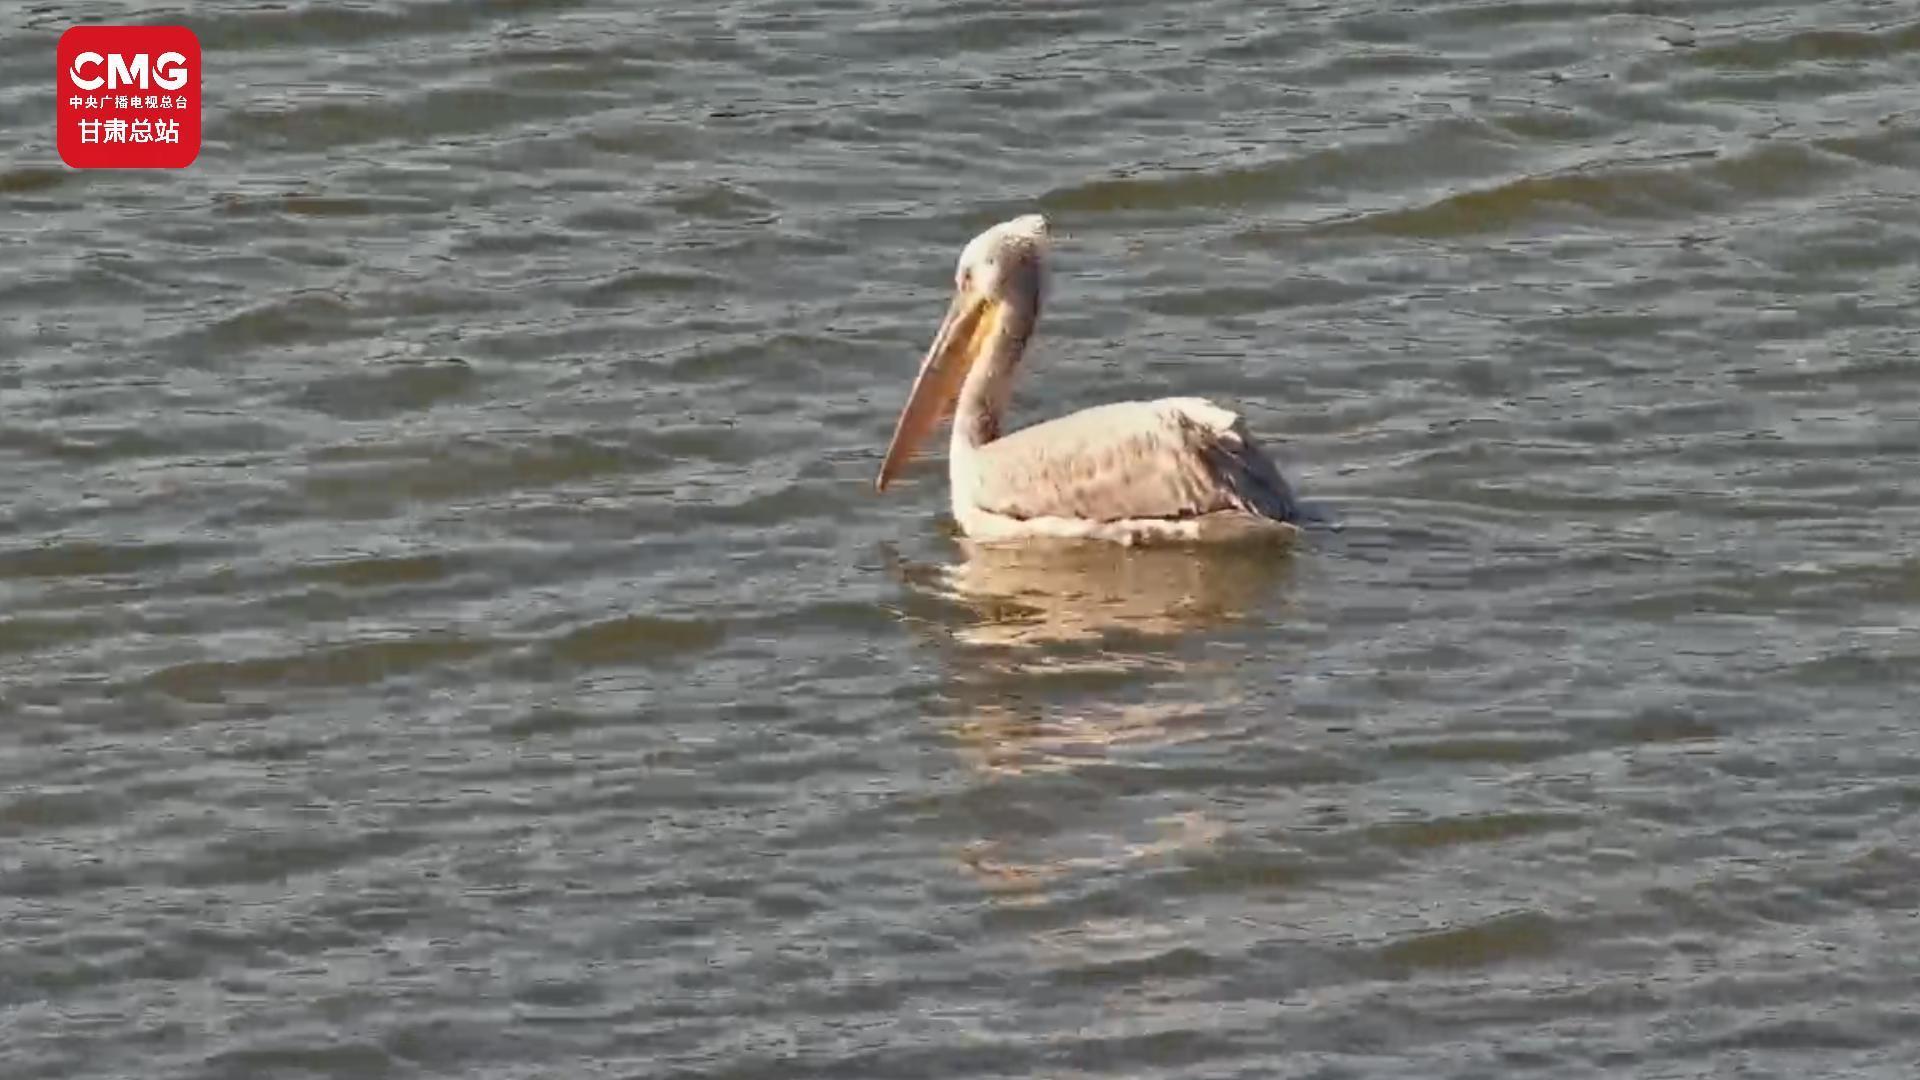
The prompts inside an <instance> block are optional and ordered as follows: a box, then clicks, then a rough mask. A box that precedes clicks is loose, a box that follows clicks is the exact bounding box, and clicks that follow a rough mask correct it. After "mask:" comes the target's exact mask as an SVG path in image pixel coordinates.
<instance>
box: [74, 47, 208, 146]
mask: <svg viewBox="0 0 1920 1080" xmlns="http://www.w3.org/2000/svg"><path fill="white" fill-rule="evenodd" d="M53 85H54V103H53V131H54V143H55V144H56V145H57V146H59V148H60V160H61V161H64V162H66V163H67V164H68V165H71V166H73V167H74V168H76V169H184V168H186V167H187V166H188V165H191V164H193V159H194V158H196V157H199V156H200V39H199V38H197V37H194V36H193V31H191V30H189V29H187V28H186V27H184V26H76V27H74V28H72V29H71V30H68V31H67V32H66V33H64V34H62V35H60V47H59V48H58V49H57V50H56V51H55V56H54V75H53Z"/></svg>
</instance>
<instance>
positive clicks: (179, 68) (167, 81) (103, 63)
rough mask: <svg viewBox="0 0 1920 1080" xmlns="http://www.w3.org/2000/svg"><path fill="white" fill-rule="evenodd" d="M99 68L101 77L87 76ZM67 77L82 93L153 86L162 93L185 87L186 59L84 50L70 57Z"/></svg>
mask: <svg viewBox="0 0 1920 1080" xmlns="http://www.w3.org/2000/svg"><path fill="white" fill-rule="evenodd" d="M149 64H151V65H152V71H153V77H152V79H148V77H147V71H148V65H149ZM102 67H104V68H105V69H106V72H107V73H106V74H105V75H97V74H91V72H97V71H99V70H100V69H101V68H102ZM67 78H68V79H69V80H71V81H72V83H73V85H75V86H77V87H79V88H80V89H82V90H99V89H103V88H104V89H107V90H119V89H121V88H122V87H132V88H135V89H139V90H151V89H153V88H154V87H155V86H158V87H159V88H160V89H162V90H178V89H180V88H181V87H183V86H185V85H187V58H186V57H185V56H182V55H181V54H180V53H177V52H164V53H161V54H160V55H159V56H158V57H155V56H154V55H153V54H152V53H135V54H134V55H133V56H132V57H129V56H127V54H126V53H113V54H112V55H110V56H101V55H100V54H99V53H97V52H92V51H88V52H83V53H81V54H80V55H79V56H76V57H74V58H73V66H72V67H69V68H68V69H67Z"/></svg>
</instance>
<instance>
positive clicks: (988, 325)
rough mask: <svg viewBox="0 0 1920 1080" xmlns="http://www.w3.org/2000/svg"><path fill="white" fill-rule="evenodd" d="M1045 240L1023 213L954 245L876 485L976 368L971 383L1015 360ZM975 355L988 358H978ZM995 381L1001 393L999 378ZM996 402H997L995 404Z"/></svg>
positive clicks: (1033, 313) (1035, 295)
mask: <svg viewBox="0 0 1920 1080" xmlns="http://www.w3.org/2000/svg"><path fill="white" fill-rule="evenodd" d="M1051 242H1052V234H1051V232H1050V231H1049V229H1048V226H1047V219H1046V218H1045V217H1042V216H1041V215H1039V214H1023V215H1021V216H1020V217H1017V218H1014V219H1013V220H1011V221H1003V222H1001V223H1000V224H998V225H995V226H994V227H993V228H991V229H988V230H987V231H986V232H983V233H981V234H980V235H979V236H976V237H974V238H973V239H972V240H971V241H970V242H968V244H967V246H966V248H965V249H964V250H962V251H961V252H960V262H959V265H958V266H956V267H955V268H954V274H953V289H954V294H953V303H952V305H951V306H949V307H948V308H947V317H946V318H945V319H944V320H942V321H941V323H940V329H939V331H938V332H937V333H935V334H934V336H933V345H932V347H931V348H929V349H928V350H927V357H926V359H925V360H924V361H922V362H921V364H920V374H919V375H917V376H915V377H914V380H913V390H912V391H911V392H910V393H908V395H907V404H906V407H905V408H904V409H902V410H901V411H900V421H899V423H897V424H896V425H894V429H893V441H892V442H891V443H889V444H888V445H887V456H886V460H885V461H883V462H882V463H881V465H880V478H879V480H878V481H877V482H876V483H875V487H877V488H878V489H879V490H881V491H885V490H886V489H887V485H888V484H889V483H891V482H892V481H893V478H894V477H895V476H896V475H898V473H899V472H900V469H901V467H902V466H904V465H905V464H906V462H907V459H908V458H909V457H912V456H913V452H914V450H915V449H916V448H918V447H919V445H920V443H921V442H922V441H924V440H925V439H926V437H927V434H928V433H929V432H931V431H932V430H933V429H934V427H935V426H937V425H938V424H939V422H940V420H941V419H942V418H943V417H945V416H947V415H948V414H950V413H951V412H952V411H953V409H954V406H955V404H956V402H958V401H959V399H960V396H961V391H962V388H963V387H965V386H967V385H968V384H969V378H968V376H969V375H971V374H972V373H973V372H974V370H975V368H976V367H982V368H983V371H982V376H983V378H982V380H980V381H977V382H976V383H975V385H978V386H981V387H982V388H983V389H984V388H986V387H987V383H986V381H985V377H986V376H988V375H1004V374H1005V373H1006V369H1009V368H1011V366H1012V365H1013V364H1014V363H1016V362H1017V361H1018V360H1019V357H1020V349H1021V347H1022V346H1024V345H1025V344H1026V338H1027V335H1028V334H1029V333H1031V332H1032V329H1033V323H1034V320H1036V319H1037V318H1039V315H1040V300H1041V294H1042V292H1043V291H1044V290H1045V286H1046V272H1047V267H1046V259H1047V251H1048V248H1049V245H1050V244H1051ZM982 360H986V361H988V363H987V364H986V365H982V363H981V362H982ZM996 381H997V382H999V383H1001V385H1000V386H999V387H998V392H999V394H1001V395H1003V394H1004V392H1005V390H1004V380H1003V379H1002V380H996ZM1003 404H1004V401H1000V402H997V403H996V404H995V408H996V410H997V407H998V405H1003ZM994 422H995V423H997V418H996V419H995V421H994Z"/></svg>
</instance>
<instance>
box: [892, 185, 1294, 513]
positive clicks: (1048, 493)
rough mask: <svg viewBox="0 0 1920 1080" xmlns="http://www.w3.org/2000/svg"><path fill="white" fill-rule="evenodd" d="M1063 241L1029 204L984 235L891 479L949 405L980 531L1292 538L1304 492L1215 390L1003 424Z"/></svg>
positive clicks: (967, 508) (955, 485) (905, 417)
mask: <svg viewBox="0 0 1920 1080" xmlns="http://www.w3.org/2000/svg"><path fill="white" fill-rule="evenodd" d="M1051 243H1052V236H1051V233H1050V231H1049V229H1048V225H1047V219H1046V218H1045V217H1043V216H1042V215H1040V214H1025V215H1022V216H1021V217H1017V218H1014V219H1013V220H1011V221H1005V222H1002V223H1000V224H998V225H995V226H994V227H992V228H991V229H988V230H987V231H986V232H983V233H981V234H980V235H979V236H976V237H974V238H973V240H972V241H971V242H969V243H968V244H967V246H966V248H965V250H963V251H962V252H961V253H960V262H959V266H958V267H957V268H956V269H955V271H954V297H953V304H952V306H951V307H949V308H948V309H947V316H946V319H945V320H944V321H943V322H941V324H940V329H939V331H938V332H937V333H935V334H934V338H933V345H932V347H931V348H929V349H928V350H927V356H926V360H925V361H924V362H922V363H921V365H920V373H919V374H918V375H917V376H916V377H915V378H914V381H913V389H912V390H911V391H910V392H909V393H908V395H907V404H906V407H905V408H903V409H902V410H901V412H900V420H899V422H898V423H897V424H896V425H895V426H894V430H893V441H892V442H891V443H890V444H888V446H887V456H886V459H885V460H884V461H883V462H882V463H881V465H880V476H879V479H878V480H877V481H876V483H875V487H876V488H877V489H878V490H880V491H885V490H886V489H887V485H888V484H890V483H892V482H893V480H894V478H895V477H897V476H898V475H899V474H900V470H901V469H902V467H904V466H905V465H906V463H907V460H908V459H909V458H911V457H912V456H913V452H914V451H915V449H917V448H918V447H919V445H920V444H921V443H922V442H923V441H924V440H925V439H926V437H927V435H928V434H929V433H930V432H931V431H932V430H933V429H934V428H935V427H936V426H938V424H939V422H940V420H941V419H942V418H943V417H944V416H947V415H949V414H950V415H951V416H952V417H953V440H952V443H951V444H950V447H949V449H948V451H947V476H948V483H949V485H950V486H951V488H952V496H953V517H954V520H955V521H957V522H958V523H959V525H960V529H961V531H962V532H964V533H966V535H967V536H968V537H970V538H971V539H974V540H978V541H984V542H996V541H1019V540H1030V539H1039V538H1055V539H1082V540H1110V541H1115V542H1118V543H1122V544H1145V543H1168V542H1171V543H1183V542H1194V541H1215V540H1247V539H1256V538H1259V539H1273V540H1291V539H1292V538H1293V536H1294V535H1295V534H1296V533H1297V532H1298V531H1299V530H1298V527H1297V526H1296V525H1294V524H1293V522H1294V520H1295V518H1296V517H1297V516H1298V513H1297V510H1296V507H1295V504H1294V501H1293V492H1292V490H1291V489H1289V488H1288V486H1287V481H1286V480H1285V478H1283V477H1282V476H1281V475H1280V470H1279V469H1277V468H1275V467H1274V464H1273V462H1272V461H1271V460H1269V459H1268V458H1267V456H1266V454H1265V453H1264V452H1262V450H1261V449H1260V445H1259V443H1257V442H1255V441H1254V438H1253V436H1252V435H1251V434H1249V433H1248V431H1247V427H1246V424H1245V422H1244V421H1242V420H1241V419H1240V417H1239V415H1238V414H1236V413H1234V412H1232V411H1231V410H1229V409H1225V408H1222V407H1221V406H1219V405H1216V404H1214V403H1213V402H1211V401H1207V400H1205V399H1203V398H1190V397H1188V398H1160V399H1158V400H1155V401H1121V402H1115V403H1113V404H1111V405H1099V406H1095V407H1094V408H1091V409H1083V410H1081V411H1080V412H1076V413H1072V414H1070V415H1067V416H1063V417H1060V418H1059V419H1057V420H1049V421H1046V422H1044V423H1039V424H1034V425H1032V426H1030V427H1025V428H1022V429H1020V430H1019V431H1015V432H1012V433H1003V430H1002V427H1001V422H1002V418H1003V417H1004V416H1005V415H1006V409H1007V402H1008V399H1009V397H1010V395H1011V392H1012V389H1013V373H1014V370H1015V369H1016V368H1018V367H1019V366H1020V360H1021V357H1022V356H1023V355H1025V353H1026V347H1027V340H1028V339H1029V338H1030V337H1032V335H1033V329H1034V326H1035V324H1036V323H1037V322H1039V319H1040V301H1041V295H1042V293H1043V291H1044V289H1045V285H1046V276H1047V255H1048V251H1049V248H1050V246H1051Z"/></svg>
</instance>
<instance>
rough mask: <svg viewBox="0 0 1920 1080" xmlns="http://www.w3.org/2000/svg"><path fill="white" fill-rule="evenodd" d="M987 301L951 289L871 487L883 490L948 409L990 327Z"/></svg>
mask: <svg viewBox="0 0 1920 1080" xmlns="http://www.w3.org/2000/svg"><path fill="white" fill-rule="evenodd" d="M989 306H990V301H989V300H988V299H987V298H986V297H983V296H978V295H975V294H973V293H971V292H969V291H967V290H965V289H962V290H960V292H958V293H957V294H955V296H954V298H953V305H952V306H951V307H949V308H947V317H946V318H945V319H943V320H941V323H940V331H939V333H937V334H935V335H934V336H933V346H932V347H931V348H929V349H928V350H927V358H926V360H924V361H922V362H921V364H920V374H918V375H916V376H914V379H913V390H912V392H910V393H909V394H908V395H907V405H906V408H904V409H902V410H900V422H899V423H897V424H895V425H894V428H893V441H892V442H890V443H888V444H887V458H886V460H885V461H883V462H881V463H880V478H879V479H878V480H876V481H875V482H874V488H875V489H876V490H878V491H885V490H887V485H888V484H890V483H892V482H893V478H894V477H895V476H897V475H899V473H900V470H901V468H902V467H904V466H905V465H906V463H907V459H908V458H910V457H912V456H913V452H914V450H916V449H918V448H919V446H920V444H921V443H922V442H924V441H925V440H926V437H927V435H928V433H930V432H931V431H932V430H933V429H934V428H935V427H936V426H938V425H939V423H940V421H941V419H942V418H944V417H945V416H946V415H947V414H948V412H950V411H951V410H952V408H953V404H954V401H955V400H956V399H957V398H959V396H960V386H961V384H962V383H964V382H966V381H967V372H968V371H969V370H970V369H971V368H972V367H973V361H974V358H975V357H976V356H977V355H978V354H979V351H980V345H981V339H982V338H983V337H984V334H983V331H984V330H987V329H989V323H990V321H991V320H988V319H987V318H986V317H985V316H986V313H987V309H988V307H989Z"/></svg>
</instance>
